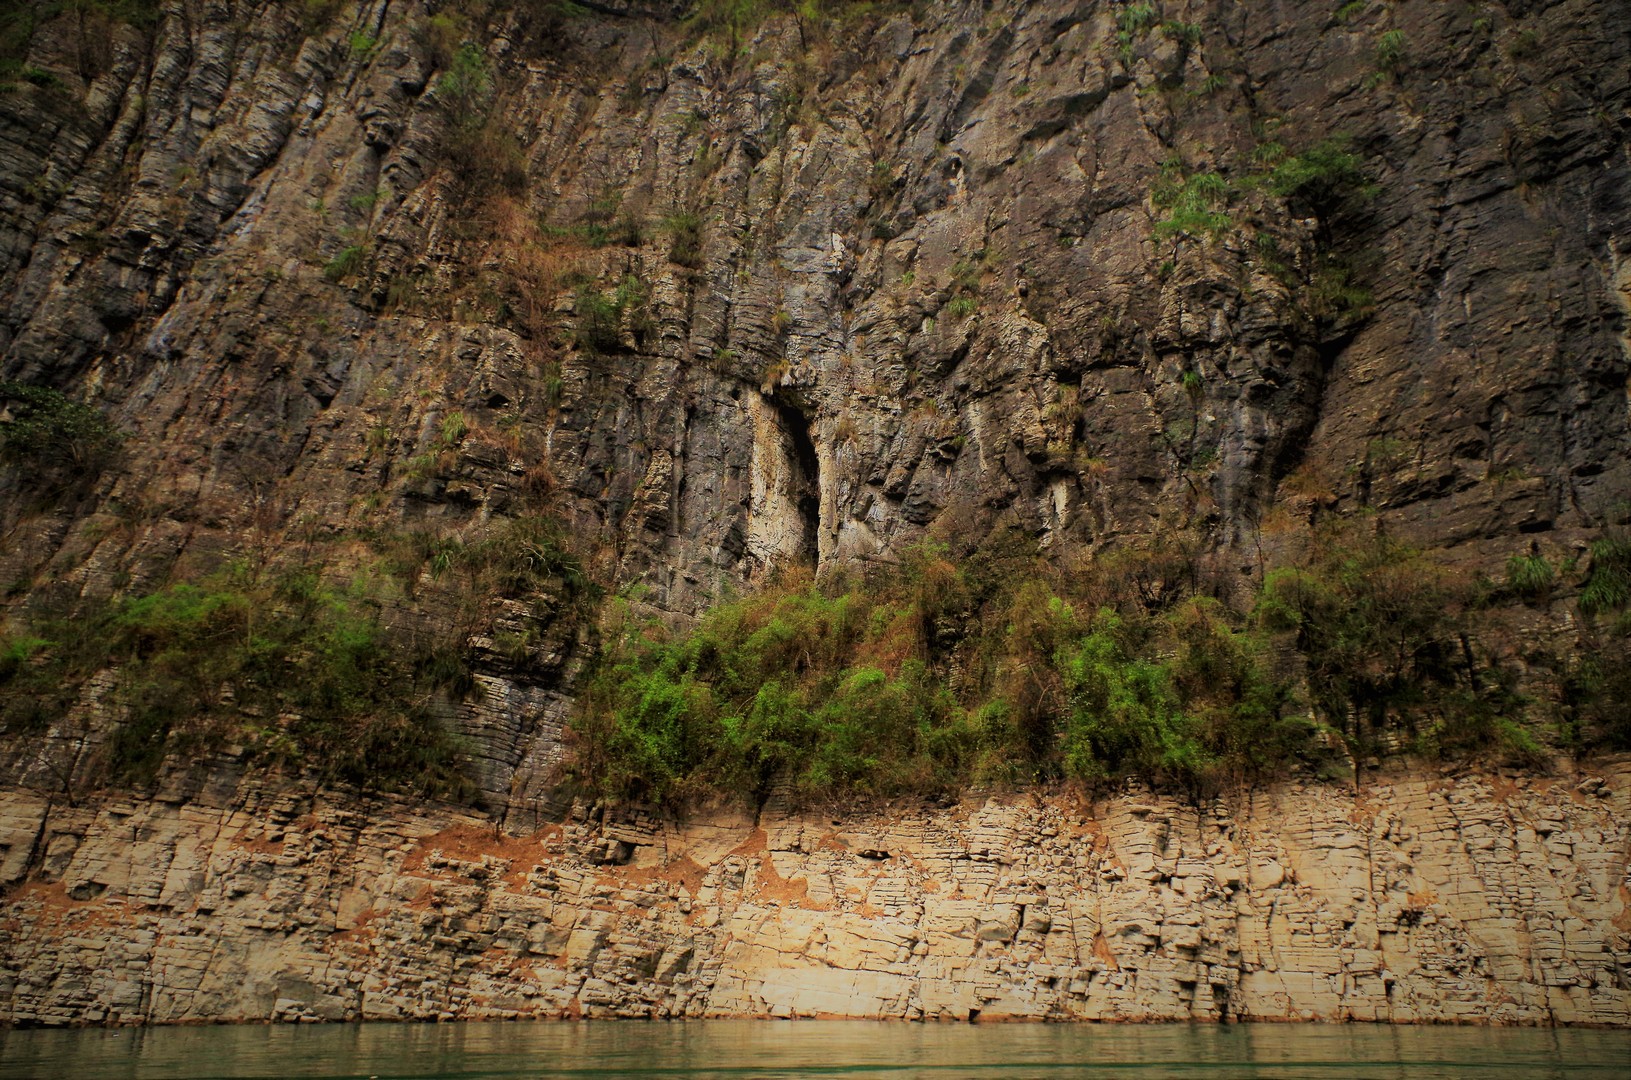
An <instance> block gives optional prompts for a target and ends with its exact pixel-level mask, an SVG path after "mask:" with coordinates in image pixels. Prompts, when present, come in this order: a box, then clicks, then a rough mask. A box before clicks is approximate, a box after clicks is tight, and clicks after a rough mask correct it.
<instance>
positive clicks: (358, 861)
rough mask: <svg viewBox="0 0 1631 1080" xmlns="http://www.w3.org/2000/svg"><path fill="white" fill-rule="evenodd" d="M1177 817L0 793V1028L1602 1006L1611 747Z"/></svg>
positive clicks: (283, 792) (1624, 1000) (1615, 908)
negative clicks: (470, 809)
mask: <svg viewBox="0 0 1631 1080" xmlns="http://www.w3.org/2000/svg"><path fill="white" fill-rule="evenodd" d="M1598 768H1599V770H1600V771H1598V772H1595V773H1590V774H1580V775H1569V776H1553V777H1543V778H1528V779H1522V780H1515V779H1513V778H1510V777H1507V776H1481V775H1451V774H1441V773H1438V772H1432V773H1422V772H1414V773H1399V774H1393V775H1386V776H1383V777H1381V778H1380V779H1378V780H1377V781H1376V782H1375V783H1372V784H1367V786H1366V787H1365V789H1364V790H1363V791H1360V792H1357V793H1356V792H1353V791H1350V790H1349V789H1347V788H1346V787H1340V788H1339V787H1332V786H1322V785H1319V784H1312V783H1298V784H1289V785H1285V786H1280V787H1276V788H1272V789H1268V790H1264V791H1260V792H1257V793H1255V794H1253V795H1250V796H1242V797H1240V798H1238V799H1229V800H1218V801H1215V802H1210V803H1206V804H1204V805H1200V806H1196V805H1191V804H1188V803H1185V802H1181V801H1177V800H1173V799H1170V798H1163V797H1158V796H1155V795H1151V794H1149V793H1147V792H1137V791H1129V792H1127V793H1124V794H1122V795H1119V796H1117V797H1114V798H1110V799H1107V800H1104V801H1102V802H1096V803H1086V802H1082V801H1080V800H1078V799H1076V798H1074V797H1072V796H1069V795H1067V794H1060V793H1054V794H1051V795H1046V796H1044V795H1019V796H1003V797H989V798H988V797H975V798H970V799H967V800H965V801H964V802H962V803H960V804H957V805H953V806H946V807H934V806H923V805H896V806H877V807H873V808H870V809H867V810H865V811H860V812H854V813H852V812H848V811H843V812H840V811H836V810H834V811H829V812H822V813H815V812H798V813H795V812H789V811H786V810H776V809H774V808H772V809H770V810H767V811H766V812H765V813H764V814H763V815H762V816H761V817H760V818H759V820H757V821H752V820H748V819H745V818H741V819H738V818H736V817H734V816H733V815H731V814H730V813H728V812H716V813H714V814H712V815H708V816H706V817H705V818H702V819H699V820H697V821H693V822H690V823H684V824H676V823H674V822H671V821H665V820H660V819H657V818H655V817H648V816H643V815H640V814H638V813H631V812H627V811H625V812H622V813H613V814H606V813H603V812H599V811H596V812H595V813H592V814H591V813H585V812H584V810H583V808H582V807H579V808H577V809H576V810H575V812H574V813H573V814H571V815H569V816H568V817H567V818H566V819H565V820H564V821H563V822H548V821H545V822H540V823H539V824H538V825H537V827H536V828H529V829H528V830H525V831H520V832H517V831H505V830H502V829H500V828H498V827H497V825H496V823H495V822H493V821H492V820H490V819H486V818H478V817H472V816H465V815H460V814H457V813H451V812H446V811H433V810H426V809H423V808H415V807H410V806H406V805H402V804H393V803H388V802H379V801H373V802H369V801H362V800H358V799H355V798H352V799H346V798H341V797H337V796H335V795H333V794H324V793H320V792H314V791H311V790H309V789H305V788H300V787H294V786H285V787H278V786H275V785H268V784H265V783H263V782H258V781H242V782H239V783H236V784H233V783H228V782H223V780H222V774H216V780H215V782H214V783H212V784H208V785H206V786H204V787H202V788H198V787H195V788H193V789H191V790H184V789H181V788H177V789H176V790H174V791H172V792H169V793H167V795H166V796H165V797H161V798H159V799H156V800H151V801H133V800H129V799H123V798H118V797H109V798H106V799H102V800H97V801H93V802H90V803H87V804H85V805H81V806H75V807H64V806H59V805H51V804H49V803H48V802H47V801H46V800H44V799H42V798H41V797H40V796H39V795H37V794H34V793H30V792H22V791H15V790H13V791H8V792H6V793H5V794H4V795H3V797H0V859H3V862H0V876H3V879H4V882H5V884H6V890H7V891H6V894H5V898H4V901H3V904H0V927H3V928H4V932H3V933H0V1021H7V1022H11V1023H16V1024H64V1023H81V1022H116V1023H138V1022H142V1023H161V1022H179V1021H188V1020H195V1021H196V1020H234V1019H236V1020H266V1019H272V1020H288V1021H294V1020H340V1019H357V1018H363V1019H408V1018H415V1019H454V1018H497V1017H519V1016H578V1015H582V1016H622V1017H678V1016H782V1017H793V1016H854V1017H894V1018H911V1019H919V1018H928V1019H956V1020H965V1019H972V1018H981V1019H994V1018H1011V1019H1090V1018H1091V1019H1117V1020H1158V1019H1189V1018H1199V1019H1213V1020H1221V1019H1226V1018H1227V1019H1244V1020H1310V1019H1325V1020H1349V1019H1351V1020H1377V1021H1401V1022H1404V1021H1411V1022H1441V1021H1455V1022H1471V1023H1503V1024H1537V1023H1590V1024H1628V1023H1631V876H1628V875H1631V864H1628V860H1631V826H1628V825H1627V822H1628V821H1631V759H1625V758H1620V759H1615V760H1611V761H1604V762H1599V763H1598Z"/></svg>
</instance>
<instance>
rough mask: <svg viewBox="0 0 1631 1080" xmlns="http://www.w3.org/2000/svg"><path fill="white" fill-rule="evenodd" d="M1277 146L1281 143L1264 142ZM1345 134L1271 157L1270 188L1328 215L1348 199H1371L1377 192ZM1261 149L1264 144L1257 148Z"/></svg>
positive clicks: (1317, 212)
mask: <svg viewBox="0 0 1631 1080" xmlns="http://www.w3.org/2000/svg"><path fill="white" fill-rule="evenodd" d="M1265 145H1266V146H1273V147H1276V148H1278V147H1279V144H1278V143H1271V144H1265ZM1348 146H1349V143H1348V140H1347V139H1346V138H1344V137H1342V136H1332V137H1330V138H1326V139H1322V140H1320V141H1319V142H1317V143H1315V144H1314V145H1313V146H1311V147H1309V148H1308V149H1307V150H1305V151H1303V152H1302V153H1300V154H1294V155H1291V156H1289V157H1286V156H1283V150H1282V151H1281V152H1280V153H1278V154H1275V155H1274V156H1273V158H1272V160H1273V168H1272V169H1270V171H1269V173H1268V175H1267V177H1266V178H1265V180H1264V183H1265V186H1266V187H1267V188H1268V190H1269V191H1271V192H1273V193H1274V194H1275V195H1278V196H1280V197H1281V198H1282V199H1289V200H1291V201H1292V202H1294V203H1297V204H1299V205H1301V206H1303V207H1305V208H1307V209H1309V210H1311V211H1313V212H1314V213H1315V214H1317V215H1320V216H1322V217H1323V216H1328V215H1329V214H1330V213H1332V212H1333V211H1334V210H1335V209H1337V208H1338V207H1339V206H1341V205H1342V204H1343V202H1345V201H1346V200H1348V199H1352V198H1369V197H1370V196H1372V195H1374V194H1375V190H1376V189H1375V187H1374V186H1373V185H1372V184H1370V182H1369V181H1368V180H1367V178H1366V176H1365V172H1364V169H1363V168H1362V167H1361V165H1360V160H1359V158H1358V157H1357V156H1356V155H1355V154H1354V153H1353V152H1352V151H1351V150H1350V149H1349V148H1348ZM1258 150H1259V151H1263V150H1264V146H1259V147H1258Z"/></svg>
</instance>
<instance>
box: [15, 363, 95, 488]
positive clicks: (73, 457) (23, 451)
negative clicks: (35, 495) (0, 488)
mask: <svg viewBox="0 0 1631 1080" xmlns="http://www.w3.org/2000/svg"><path fill="white" fill-rule="evenodd" d="M121 441H122V440H121V437H120V435H119V433H118V432H117V431H116V430H114V428H113V425H111V424H110V423H108V421H107V419H106V418H105V417H103V416H102V414H101V413H99V412H97V411H96V410H95V409H93V408H91V407H90V406H88V405H84V404H81V403H80V402H77V401H74V400H73V399H72V398H70V397H68V396H67V395H65V394H63V393H61V392H60V391H57V390H52V389H50V388H49V387H44V386H33V385H29V384H27V383H16V382H0V462H5V463H6V464H8V465H12V466H14V467H16V468H17V469H18V470H19V473H20V474H21V475H22V477H23V479H24V481H25V482H26V483H28V484H30V485H32V486H36V487H38V486H50V485H54V484H59V483H63V482H68V481H72V480H77V479H81V478H85V477H90V476H94V475H95V474H96V473H98V472H100V471H101V470H102V468H103V467H104V466H106V465H107V464H108V462H109V461H111V460H112V458H113V456H114V455H115V454H116V453H117V452H118V450H119V446H120V443H121Z"/></svg>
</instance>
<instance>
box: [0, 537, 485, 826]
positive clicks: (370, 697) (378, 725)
mask: <svg viewBox="0 0 1631 1080" xmlns="http://www.w3.org/2000/svg"><path fill="white" fill-rule="evenodd" d="M385 599H386V598H385V597H383V596H382V595H381V594H380V592H379V591H378V589H377V588H374V587H371V586H369V585H367V584H365V583H364V582H362V581H361V580H359V581H356V582H352V583H350V584H347V585H340V586H336V585H334V584H331V583H329V582H325V581H324V580H323V579H322V577H321V576H320V574H319V572H318V570H317V569H316V568H313V567H297V568H293V569H290V570H286V571H284V572H281V573H278V574H275V575H257V574H255V573H253V572H251V571H250V570H248V569H247V568H246V567H244V566H242V565H238V566H234V567H232V568H229V569H227V570H224V571H222V572H221V573H219V574H215V575H212V576H210V577H208V578H206V579H204V580H202V581H199V582H196V583H193V582H182V583H177V584H174V585H171V586H169V587H167V588H164V589H161V590H159V591H157V592H152V593H147V594H143V595H138V596H132V597H128V598H126V599H123V600H119V601H116V602H111V603H108V604H104V605H100V606H96V607H95V608H94V609H93V610H90V611H84V610H81V611H76V612H74V613H72V614H71V615H62V616H57V617H47V618H42V619H38V620H36V621H35V622H34V623H33V625H31V626H30V627H28V628H27V629H26V630H23V631H22V632H19V633H15V634H12V635H9V636H6V637H4V638H0V687H3V694H0V697H3V699H4V703H3V704H0V722H3V723H4V725H5V728H6V730H8V731H28V730H39V729H40V728H43V727H44V726H46V725H48V724H51V723H53V722H57V721H60V720H62V719H63V718H64V717H65V716H66V715H67V713H68V711H69V709H70V708H71V707H72V706H73V704H74V702H75V700H76V699H77V697H78V694H79V692H80V690H81V688H82V687H83V686H84V684H85V682H86V680H87V679H88V678H89V677H90V676H92V675H93V674H95V673H97V672H100V671H104V670H111V671H113V672H114V687H113V690H112V694H111V701H112V702H113V703H114V705H115V707H116V708H118V709H119V710H120V711H121V713H122V716H123V719H122V721H121V723H120V724H119V726H118V728H117V729H116V731H115V733H114V735H113V737H112V740H111V742H110V745H109V747H108V760H107V763H106V764H107V768H108V770H109V773H110V775H111V776H112V777H113V778H115V779H117V780H121V781H127V782H137V783H140V782H146V781H149V780H151V778H152V777H153V776H154V774H155V773H156V772H157V770H158V768H159V766H160V765H161V764H162V763H163V762H164V761H165V760H166V758H169V757H172V756H175V755H186V754H188V753H195V752H199V751H203V750H207V749H209V748H211V747H218V746H221V745H224V744H225V743H227V742H229V741H237V742H241V743H243V744H244V745H246V746H247V747H248V749H249V751H250V753H251V754H252V755H253V756H256V757H259V758H261V759H263V760H269V761H274V762H289V763H292V764H296V765H299V766H302V767H307V768H312V769H315V770H316V771H317V772H318V773H319V774H320V775H322V776H324V777H325V778H327V779H330V780H336V781H340V782H344V783H351V784H357V785H360V786H364V787H372V788H379V789H385V790H395V791H409V792H417V793H421V794H433V795H440V796H448V797H465V796H468V795H469V793H470V789H469V786H468V782H467V781H466V780H465V779H464V777H463V774H462V771H461V765H460V759H461V755H462V753H463V748H462V744H461V742H460V740H459V739H458V738H456V737H455V736H454V735H453V734H452V733H450V732H449V731H448V730H447V728H446V726H445V723H444V720H443V718H442V715H441V713H442V712H443V711H445V710H438V708H437V707H436V703H437V702H438V701H446V700H447V698H448V694H449V692H450V691H451V690H453V689H454V688H455V687H459V686H467V685H468V683H461V677H462V673H463V671H464V668H463V661H462V657H461V656H459V655H458V648H457V646H456V645H455V644H454V643H451V642H441V641H413V640H406V639H404V638H403V637H402V636H401V635H399V634H397V633H395V632H393V631H392V629H391V628H390V627H389V626H388V625H387V624H386V622H385V620H384V615H383V612H384V611H385V603H384V601H385ZM449 654H452V657H451V662H450V656H449Z"/></svg>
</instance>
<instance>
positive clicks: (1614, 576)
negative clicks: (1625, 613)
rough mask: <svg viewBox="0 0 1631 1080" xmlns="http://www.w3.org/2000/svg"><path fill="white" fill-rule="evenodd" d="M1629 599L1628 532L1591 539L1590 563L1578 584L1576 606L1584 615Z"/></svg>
mask: <svg viewBox="0 0 1631 1080" xmlns="http://www.w3.org/2000/svg"><path fill="white" fill-rule="evenodd" d="M1628 603H1631V536H1626V535H1623V534H1614V535H1610V536H1604V537H1602V538H1600V539H1598V540H1595V541H1593V542H1592V545H1591V564H1590V569H1589V571H1588V572H1587V574H1586V581H1585V584H1584V585H1582V586H1581V588H1580V610H1581V611H1583V612H1585V613H1586V614H1588V615H1599V614H1602V613H1605V612H1609V611H1615V610H1618V609H1620V608H1623V607H1625V606H1626V605H1627V604H1628Z"/></svg>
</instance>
